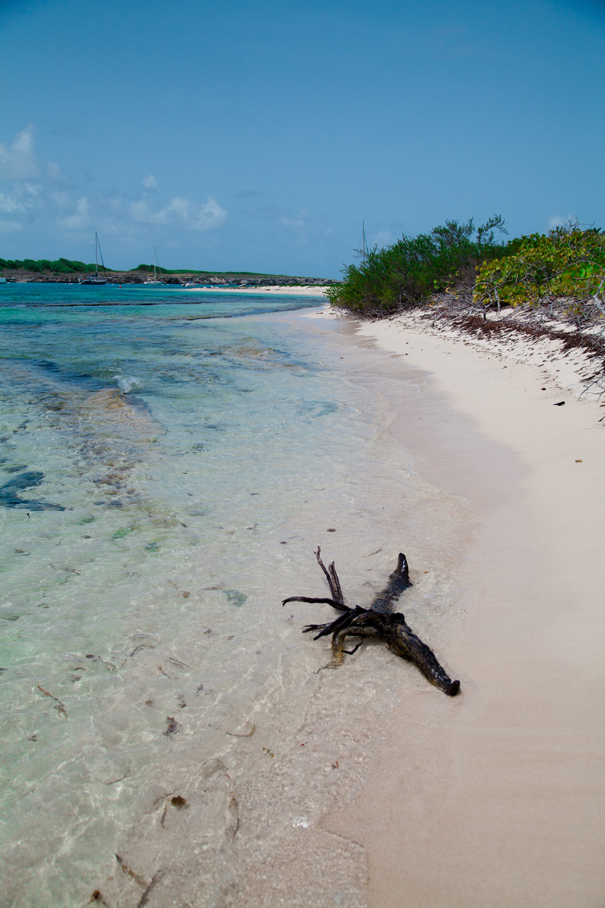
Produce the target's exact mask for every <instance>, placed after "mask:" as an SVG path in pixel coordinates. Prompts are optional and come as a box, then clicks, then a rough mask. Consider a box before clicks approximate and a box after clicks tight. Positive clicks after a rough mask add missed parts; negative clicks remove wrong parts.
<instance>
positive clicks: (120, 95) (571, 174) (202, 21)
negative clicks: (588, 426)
mask: <svg viewBox="0 0 605 908" xmlns="http://www.w3.org/2000/svg"><path fill="white" fill-rule="evenodd" d="M0 46H1V47H2V53H1V56H0V257H3V258H23V257H25V256H27V257H32V258H39V257H40V258H42V257H44V258H54V257H57V256H60V255H63V256H66V257H67V258H79V259H84V260H86V261H90V260H91V259H92V258H94V231H95V230H97V231H98V232H99V236H100V239H101V242H102V247H103V253H104V257H105V261H106V264H107V265H108V266H110V267H115V268H125V267H134V266H135V265H137V264H139V262H142V261H144V262H149V261H151V259H152V256H153V251H152V247H153V246H156V247H157V251H158V256H159V260H160V264H162V265H164V266H165V267H171V268H176V267H192V268H208V269H210V270H215V271H218V270H223V269H232V270H238V271H242V270H251V271H269V272H274V273H288V274H301V275H315V276H323V277H338V276H339V273H340V269H341V268H342V266H343V264H345V263H348V262H350V261H351V260H352V256H353V249H354V248H355V247H357V246H359V244H360V236H361V224H362V221H365V225H366V232H367V235H368V238H369V240H370V242H371V243H374V242H375V243H378V244H379V245H384V244H385V243H389V242H393V241H394V240H395V239H396V238H397V237H399V236H400V235H401V234H402V233H404V232H405V233H408V234H414V233H418V232H420V231H425V230H429V229H430V228H431V227H433V226H435V225H436V224H438V223H441V222H443V220H444V219H445V218H458V219H467V218H469V217H471V216H474V217H475V219H476V220H477V221H482V220H485V219H486V218H487V217H489V216H490V215H491V214H494V213H498V214H502V215H503V216H504V218H505V219H506V223H507V226H508V228H509V232H510V234H511V235H519V234H521V233H529V232H534V231H540V232H544V231H546V230H548V228H549V226H551V225H553V224H554V223H557V222H561V221H562V219H564V218H567V217H577V218H578V219H579V220H580V221H581V222H582V223H596V224H597V225H600V226H604V227H605V180H604V166H603V165H604V150H605V147H604V146H605V142H604V139H605V117H604V116H603V113H604V87H605V78H604V77H605V4H604V3H603V2H597V0H575V2H574V0H523V2H517V0H508V2H504V0H503V2H500V0H498V2H491V0H456V2H454V0H397V2H392V0H347V2H343V0H322V2H319V0H318V2H315V0H297V2H291V0H280V2H274V0H262V2H260V0H221V3H216V2H215V0H213V2H209V0H171V2H170V3H166V2H157V0H128V2H124V0H120V2H118V0H103V2H102V3H100V2H92V0H29V2H28V0H0Z"/></svg>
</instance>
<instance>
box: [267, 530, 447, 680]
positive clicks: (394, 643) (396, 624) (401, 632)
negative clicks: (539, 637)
mask: <svg viewBox="0 0 605 908" xmlns="http://www.w3.org/2000/svg"><path fill="white" fill-rule="evenodd" d="M315 557H316V558H317V562H318V564H319V566H320V568H321V569H322V571H323V572H324V575H325V577H326V580H327V581H328V586H329V588H330V594H331V595H330V598H317V597H309V596H289V597H288V598H287V599H284V600H283V602H282V605H285V604H286V602H323V603H326V604H327V605H331V606H332V607H333V608H335V609H336V610H337V611H338V612H341V614H340V615H339V617H338V618H336V619H335V620H334V621H331V622H328V623H327V624H309V625H307V627H305V628H304V629H303V634H308V633H310V632H312V631H319V633H318V634H317V635H316V636H315V637H314V638H313V639H314V640H319V638H320V637H327V636H328V635H329V634H331V635H332V653H333V663H332V664H333V665H341V664H342V662H343V660H344V654H345V653H347V654H348V655H352V654H353V653H354V652H356V651H357V650H358V649H359V647H360V646H361V644H362V643H363V640H362V641H361V642H360V643H358V644H357V646H355V647H354V649H352V650H346V649H345V647H344V644H345V640H346V638H347V637H368V638H372V639H374V640H382V641H383V642H384V643H385V644H386V645H387V647H388V649H390V650H391V652H393V653H395V655H397V656H401V657H402V658H403V659H406V660H407V661H408V662H413V663H414V665H416V666H417V667H418V668H419V669H420V671H421V672H422V674H423V675H424V676H425V677H426V678H427V679H428V680H429V681H430V682H431V684H434V685H435V686H436V687H438V688H439V690H442V691H443V692H444V693H445V694H447V695H448V696H449V697H455V696H456V694H457V693H458V691H459V690H460V681H452V679H451V678H450V677H449V675H448V674H447V672H446V671H445V669H444V668H443V667H442V666H441V665H440V664H439V662H438V661H437V658H436V656H435V654H434V653H433V651H432V650H431V649H430V648H429V647H428V646H427V645H426V643H423V642H422V640H421V639H420V638H419V637H417V636H416V634H414V633H413V631H412V630H411V629H410V628H409V627H408V625H407V624H406V622H405V617H404V616H403V615H402V614H401V613H400V612H394V611H393V606H394V603H395V602H396V601H397V600H398V599H399V597H400V595H401V594H402V593H403V591H404V590H405V589H407V588H408V587H409V586H411V583H410V578H409V569H408V563H407V560H406V557H405V555H403V554H400V555H399V558H398V560H397V567H396V568H395V570H394V571H393V573H392V574H391V575H390V577H389V582H388V583H387V585H386V587H385V588H384V589H383V590H382V592H380V593H378V595H377V596H375V597H374V599H373V601H372V603H371V605H370V607H369V608H367V609H365V608H362V607H361V606H360V605H356V606H354V607H353V608H349V607H348V606H347V605H346V604H345V601H344V596H343V594H342V589H341V586H340V580H339V579H338V574H337V573H336V568H335V567H334V562H332V564H330V566H329V567H326V566H325V564H324V563H323V561H322V560H321V549H320V548H319V546H318V547H317V551H316V552H315Z"/></svg>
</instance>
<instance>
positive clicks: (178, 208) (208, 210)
mask: <svg viewBox="0 0 605 908" xmlns="http://www.w3.org/2000/svg"><path fill="white" fill-rule="evenodd" d="M130 214H131V216H132V219H133V220H134V221H138V222H139V223H142V224H161V225H175V226H181V227H185V228H186V229H188V230H213V229H214V228H216V227H220V225H221V224H224V222H225V221H226V219H227V212H226V211H225V209H224V208H221V206H220V205H219V204H218V202H217V201H216V199H213V198H212V197H211V196H208V199H207V200H206V204H205V205H199V204H197V203H195V202H191V201H189V199H182V198H180V197H179V196H176V197H175V198H174V199H171V201H170V202H169V203H168V204H167V205H166V206H164V208H158V209H155V210H154V209H153V208H152V206H151V205H150V203H149V199H148V198H142V199H139V200H138V201H137V202H133V203H132V204H131V206H130Z"/></svg>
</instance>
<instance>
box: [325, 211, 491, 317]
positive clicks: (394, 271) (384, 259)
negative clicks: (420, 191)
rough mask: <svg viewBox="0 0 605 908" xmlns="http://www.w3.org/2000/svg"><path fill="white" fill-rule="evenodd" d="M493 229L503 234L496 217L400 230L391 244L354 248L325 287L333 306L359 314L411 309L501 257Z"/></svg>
mask: <svg viewBox="0 0 605 908" xmlns="http://www.w3.org/2000/svg"><path fill="white" fill-rule="evenodd" d="M494 230H498V231H499V232H502V233H506V228H505V227H504V221H503V219H502V217H501V215H495V216H494V217H492V218H490V219H489V220H488V221H487V222H486V223H485V224H482V225H481V226H480V227H477V228H475V224H474V221H473V219H472V218H471V219H470V220H468V221H466V223H460V222H459V221H455V220H450V221H446V222H445V224H443V225H440V226H438V227H434V228H433V230H431V231H430V233H420V234H418V236H415V237H412V236H406V235H405V234H404V235H403V236H402V237H401V239H400V240H397V242H396V243H393V245H391V246H385V247H384V248H382V249H379V248H378V246H374V248H373V249H371V250H369V251H360V252H358V255H359V258H360V261H359V262H358V264H352V265H348V266H347V267H346V268H345V269H344V271H343V274H344V280H343V282H342V283H341V284H339V285H337V286H334V287H332V288H330V289H329V290H328V298H329V300H330V302H331V303H332V305H333V306H337V307H339V308H343V309H347V310H349V311H351V312H355V313H357V314H360V315H372V316H377V315H386V314H388V313H390V312H394V311H396V310H399V309H411V308H413V307H415V306H418V305H420V304H421V303H422V302H423V301H425V300H427V299H428V298H429V297H430V296H431V295H432V294H434V293H438V292H440V291H443V290H445V289H447V288H448V287H449V286H450V285H452V284H460V283H461V282H466V283H468V281H469V280H473V281H474V274H475V268H476V266H477V265H479V264H481V263H482V262H484V261H492V260H493V259H497V258H500V257H502V256H503V255H505V254H506V253H505V250H506V246H505V245H504V244H503V243H501V242H499V241H498V240H497V239H496V237H495V234H494Z"/></svg>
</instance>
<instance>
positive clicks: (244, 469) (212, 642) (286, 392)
mask: <svg viewBox="0 0 605 908" xmlns="http://www.w3.org/2000/svg"><path fill="white" fill-rule="evenodd" d="M0 293H1V295H0V305H1V304H4V305H2V306H1V308H0V318H1V320H2V332H1V335H0V356H1V358H2V370H1V377H0V486H4V492H3V491H2V489H1V488H0V533H1V536H0V572H1V576H2V602H1V605H0V634H1V637H0V667H1V668H2V672H1V673H0V675H1V676H0V697H1V708H2V713H3V728H4V731H3V760H2V768H1V770H0V772H1V774H2V777H1V785H0V791H1V792H2V794H1V801H0V853H1V855H2V863H3V865H4V867H5V871H4V873H5V895H6V896H7V897H8V902H7V904H10V905H19V906H21V905H23V906H30V905H31V906H33V905H36V906H49V908H50V906H53V908H54V906H72V905H79V904H84V903H86V901H87V899H88V898H90V894H91V892H92V891H93V890H95V889H97V887H98V886H101V888H102V891H103V893H106V892H107V891H109V893H110V895H111V897H112V899H113V901H111V904H112V905H113V904H124V905H131V904H132V905H136V904H137V900H138V899H139V898H140V897H141V893H142V891H143V889H141V885H142V884H141V882H140V881H141V880H144V881H145V882H146V883H148V882H149V881H150V880H151V879H152V878H153V875H154V873H155V872H156V871H157V872H159V871H158V867H160V869H161V871H162V874H163V877H162V879H163V881H164V883H163V885H165V887H166V892H170V893H171V895H170V900H168V901H165V902H161V901H159V902H158V904H160V903H161V904H164V903H166V904H172V903H174V904H183V905H185V904H190V902H189V901H187V899H188V898H192V899H194V901H193V903H195V904H198V905H206V904H207V905H211V904H217V905H218V904H223V902H221V898H223V896H222V895H220V893H221V892H223V889H221V887H224V886H225V885H227V884H228V883H229V885H233V883H232V879H233V875H234V872H235V871H234V868H235V867H237V866H240V865H241V866H243V863H242V862H243V861H244V859H243V858H242V857H241V855H240V856H239V857H238V856H237V854H236V853H235V852H234V851H233V849H234V848H236V846H237V843H238V842H240V841H242V842H245V841H246V836H248V837H251V838H252V839H253V840H254V842H255V848H256V849H257V852H258V855H259V857H258V860H262V858H263V855H265V856H266V855H268V854H270V853H271V848H272V847H273V846H272V844H271V843H272V842H273V841H274V839H275V837H276V836H278V835H279V836H281V838H282V839H283V837H284V835H286V832H285V830H293V829H294V830H296V829H298V828H299V827H301V828H305V829H307V828H309V827H312V826H313V824H314V823H316V822H317V821H318V819H319V817H320V816H321V813H322V810H324V809H325V807H326V804H327V803H328V800H329V797H336V792H338V791H341V793H342V791H344V790H345V789H346V785H350V784H352V780H354V779H359V778H361V777H362V775H363V772H362V770H363V766H365V767H366V769H367V766H368V765H369V764H368V761H369V760H371V757H372V746H375V745H376V742H377V740H378V737H379V735H378V734H377V733H376V735H375V739H374V743H373V744H371V742H370V740H369V739H368V738H365V739H364V740H363V742H362V741H360V738H359V735H358V736H357V737H355V736H353V737H351V734H350V732H349V731H347V728H348V726H349V725H350V721H351V716H352V715H355V716H356V717H357V718H359V717H360V716H364V715H366V714H367V715H366V718H368V717H369V716H370V713H371V716H372V717H373V718H374V720H375V721H376V722H377V723H378V726H377V727H379V726H380V723H381V722H384V719H385V716H387V715H388V710H389V708H390V707H391V706H392V703H394V702H395V701H396V700H397V698H398V697H400V696H401V693H402V690H404V689H405V685H408V686H410V685H411V688H412V689H413V688H421V687H423V685H424V684H425V682H424V681H423V679H422V678H420V676H416V675H415V674H410V672H407V674H402V672H401V671H397V672H395V673H393V669H392V666H391V664H390V663H389V662H388V660H385V659H384V658H383V655H384V654H381V653H379V652H378V650H376V649H372V648H368V651H367V652H365V654H364V659H358V658H357V657H355V660H353V659H352V660H351V662H350V664H349V665H347V666H346V667H345V668H344V669H343V670H341V671H339V672H322V671H321V670H322V668H323V667H324V666H325V665H326V664H327V662H328V659H329V651H328V647H327V645H326V646H325V647H323V648H322V646H321V645H320V644H313V643H312V642H311V641H310V640H309V638H308V637H302V636H301V633H300V631H301V627H302V625H303V624H305V623H307V621H321V620H326V619H325V609H324V608H323V607H321V606H317V607H316V606H303V605H302V604H301V605H300V606H297V607H295V608H291V607H290V609H282V608H281V606H280V601H281V599H282V598H284V597H285V596H288V595H293V594H295V593H301V594H307V595H313V594H315V595H322V594H323V593H324V586H323V583H322V579H321V575H320V573H319V571H318V568H317V565H316V563H315V559H314V557H313V550H314V549H315V547H316V545H317V544H318V543H321V545H322V547H323V550H324V553H325V555H326V558H328V559H329V560H331V559H332V558H336V562H337V566H339V567H340V570H341V574H342V579H343V585H344V586H345V587H346V592H348V593H350V595H351V598H352V599H353V601H359V602H362V601H364V600H367V599H368V598H369V597H370V596H371V594H372V592H373V591H375V590H377V589H378V588H379V587H381V586H382V585H383V584H384V581H385V579H386V576H387V575H388V573H389V572H390V570H392V568H393V566H394V565H393V559H394V558H395V557H396V554H397V552H398V551H399V548H400V547H401V542H400V539H402V538H403V539H405V540H406V549H407V552H408V554H410V552H411V554H412V564H413V565H414V563H422V564H427V565H430V566H431V567H433V565H434V564H435V563H436V562H437V561H438V560H439V559H437V558H436V553H441V554H443V552H447V551H448V547H450V548H451V546H452V544H453V543H452V539H453V537H454V536H455V531H456V527H457V526H458V522H459V520H460V515H459V513H458V511H457V505H456V503H455V502H453V501H452V500H451V499H449V498H447V496H444V495H442V494H441V493H439V492H438V490H435V489H433V488H432V487H429V486H427V485H426V484H424V483H422V482H421V481H420V480H419V479H418V477H416V476H415V475H414V474H413V470H412V469H411V466H412V465H411V460H410V458H409V455H407V453H406V452H405V451H403V449H401V448H400V446H399V445H397V444H396V443H395V442H394V440H393V439H392V438H391V436H390V435H389V433H388V422H389V418H390V414H389V411H388V408H387V407H386V405H385V404H384V402H383V401H382V400H381V398H380V395H377V394H376V392H375V391H371V390H369V389H368V387H366V386H365V385H364V382H363V369H364V368H367V363H366V365H365V366H364V364H363V363H362V362H361V361H359V362H358V361H357V360H355V361H354V365H355V366H356V367H358V370H359V371H358V370H357V368H356V370H355V374H354V373H353V372H352V370H351V368H350V367H351V356H354V351H353V352H352V351H351V350H350V349H347V350H345V349H341V347H340V346H339V344H338V339H337V338H335V337H333V336H330V335H329V334H322V332H321V331H317V330H311V329H310V323H309V322H308V320H306V319H303V318H300V317H297V316H284V315H283V314H281V313H283V311H284V310H290V309H292V308H295V307H296V306H299V307H308V306H312V305H316V301H314V300H309V299H308V298H302V297H301V298H298V299H294V298H292V297H282V298H275V297H271V298H270V299H267V298H261V297H259V298H256V297H253V296H249V295H246V296H243V295H240V296H237V295H236V294H234V295H233V296H232V297H226V296H224V295H221V296H218V295H217V297H216V298H215V297H213V296H205V297H204V299H203V301H202V302H193V301H191V296H190V297H188V298H187V302H186V304H183V303H182V302H181V301H180V300H181V299H182V296H180V295H179V291H170V290H169V289H166V290H158V289H155V288H154V289H148V290H144V289H143V288H128V289H124V290H122V291H119V290H117V289H116V288H112V287H104V288H72V287H61V286H52V285H50V286H44V285H21V286H15V285H9V286H7V287H2V289H1V291H0ZM125 299H127V300H128V303H127V304H126V305H124V303H123V300H125ZM89 303H92V304H93V305H88V304H89ZM227 316H228V317H227ZM343 353H345V354H346V356H345V358H346V359H347V362H343V361H342V360H341V355H342V354H343ZM3 495H4V497H2V496H3ZM441 562H443V559H441ZM428 574H429V575H428V576H425V575H424V573H422V575H420V576H419V577H418V579H417V583H416V586H415V588H414V591H413V593H412V594H411V596H410V599H409V602H410V605H409V607H410V608H411V609H412V614H413V615H414V616H415V623H416V627H417V628H418V630H419V631H421V632H425V631H427V630H428V631H430V630H431V628H434V627H435V626H436V624H438V622H439V620H440V619H442V617H443V615H444V614H445V613H446V611H447V609H448V608H449V607H450V606H451V603H452V602H453V601H454V598H455V591H453V589H452V586H451V583H450V582H449V580H448V576H447V573H446V572H445V570H441V572H440V571H435V570H433V571H432V572H428ZM406 614H408V609H407V608H406ZM391 661H392V660H391ZM404 668H405V667H404ZM402 685H403V687H402ZM319 701H321V703H322V704H323V705H322V709H321V710H319V711H318V705H319ZM368 710H370V712H368ZM364 711H365V712H364ZM303 730H304V733H305V741H311V739H313V736H314V735H315V740H316V741H317V742H318V746H317V748H316V750H315V751H314V756H311V750H312V749H311V747H309V748H308V750H307V751H306V752H305V759H307V761H308V762H307V763H304V761H303V763H301V752H300V749H299V748H300V743H299V742H298V737H300V735H301V733H302V732H303ZM345 751H346V753H348V754H349V756H350V761H349V763H348V764H346V761H345V763H343V768H344V766H345V765H348V766H349V768H348V770H346V772H343V773H342V774H341V776H340V779H342V780H343V781H339V782H338V783H337V782H336V781H334V780H332V781H330V784H329V785H328V781H327V778H328V777H327V776H326V775H325V772H326V766H327V767H330V766H332V765H333V763H334V762H336V764H337V765H338V766H339V767H340V765H341V762H342V760H343V756H342V754H343V753H344V752H345ZM307 755H308V757H307ZM338 758H340V759H338ZM326 761H327V762H326ZM364 761H365V762H364ZM324 764H325V765H324ZM347 773H348V775H347ZM259 779H261V780H262V784H260V783H259ZM346 779H348V782H346V784H345V781H344V780H346ZM338 785H341V786H345V787H344V788H341V789H339V788H338ZM326 786H327V787H326ZM175 792H177V793H178V795H179V796H182V797H185V799H186V801H187V805H186V810H185V809H183V810H179V809H178V806H177V807H175V806H174V805H173V804H172V801H171V797H173V796H174V793H175ZM330 793H331V794H330ZM234 805H235V806H234ZM187 811H189V812H187ZM177 819H178V823H180V824H181V825H180V827H178V828H177V826H178V823H177ZM171 824H173V826H174V828H172V827H171ZM187 824H189V826H188V825H187ZM191 824H193V826H192V827H191ZM167 829H171V830H172V831H171V835H170V836H168V835H167V834H166V831H167ZM234 829H236V831H237V832H238V836H237V839H235V838H234V837H235V833H234V832H233V830H234ZM234 843H235V844H234ZM183 848H185V849H186V850H187V852H188V853H189V854H190V856H191V858H190V859H191V861H192V862H193V863H192V864H191V868H190V869H189V870H188V871H187V873H185V872H184V871H183V870H182V860H181V864H179V862H178V860H177V858H176V856H177V855H178V854H179V853H180V851H179V849H180V850H181V851H182V849H183ZM118 849H120V853H121V856H123V855H124V854H126V855H131V857H129V858H128V860H129V861H130V862H131V864H132V863H133V864H135V865H136V866H138V867H139V868H142V869H140V870H139V871H136V872H135V871H133V873H134V876H133V874H132V873H130V872H125V871H123V872H122V873H121V874H120V873H119V871H118V872H117V876H116V871H115V861H116V859H115V857H114V854H115V852H116V851H118ZM263 849H264V851H263ZM238 862H239V863H238ZM244 863H245V861H244ZM131 864H129V866H131ZM160 865H161V866H160ZM119 866H120V868H121V869H122V870H123V866H122V865H119ZM173 866H180V867H181V872H180V875H177V876H175V877H174V878H173V879H171V878H170V872H169V870H168V869H167V868H169V867H173ZM242 872H243V871H242ZM247 872H249V873H252V871H250V870H248V871H247ZM137 874H138V879H137ZM184 878H186V879H188V880H189V882H188V883H187V885H185V884H184V883H183V882H182V880H183V879H184ZM192 880H193V882H192ZM226 880H227V882H225V881H226ZM229 881H231V882H229ZM187 886H189V889H187ZM129 887H130V889H129ZM196 887H197V888H196ZM131 890H132V891H131ZM160 892H161V887H159V888H158V889H157V891H156V896H157V897H158V898H159V897H160V895H159V894H160ZM187 893H189V895H187ZM191 893H193V895H191ZM217 893H218V895H217ZM166 899H168V895H166ZM150 904H151V902H150Z"/></svg>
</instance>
